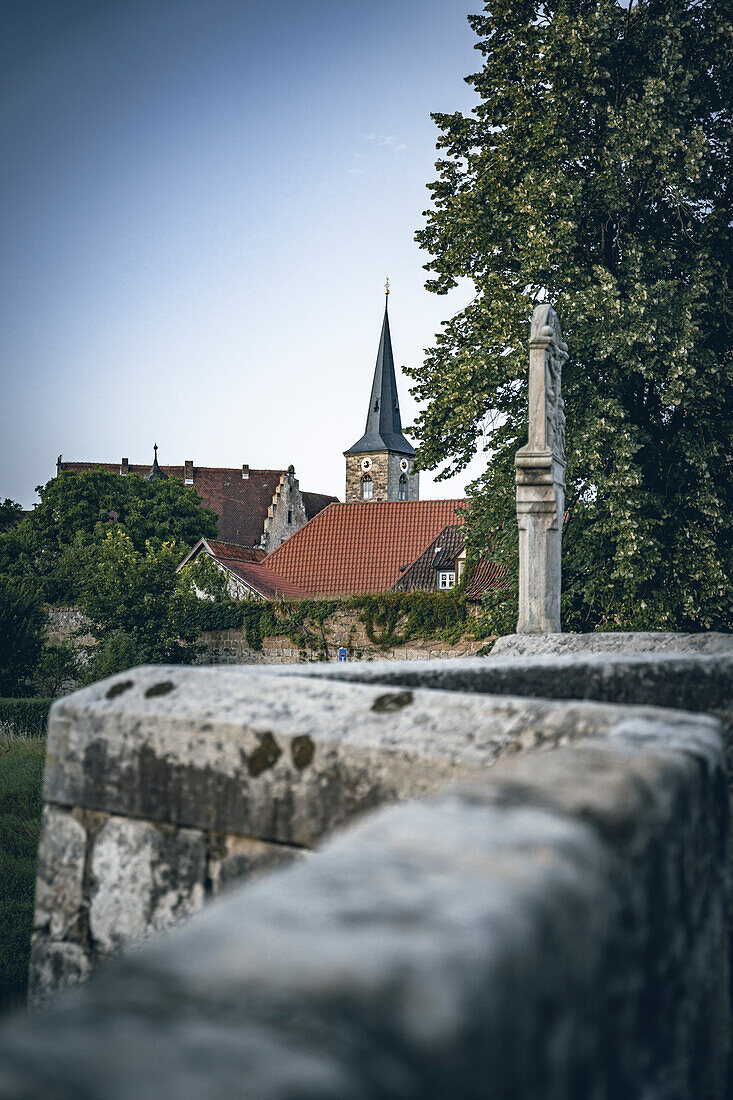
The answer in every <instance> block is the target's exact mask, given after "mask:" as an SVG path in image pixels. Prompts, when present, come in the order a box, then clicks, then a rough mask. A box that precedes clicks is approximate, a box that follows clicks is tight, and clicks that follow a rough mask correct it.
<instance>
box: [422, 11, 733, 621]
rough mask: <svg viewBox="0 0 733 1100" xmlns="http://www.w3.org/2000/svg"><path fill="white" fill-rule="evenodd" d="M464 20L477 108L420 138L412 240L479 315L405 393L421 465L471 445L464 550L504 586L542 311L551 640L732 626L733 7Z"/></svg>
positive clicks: (448, 326)
mask: <svg viewBox="0 0 733 1100" xmlns="http://www.w3.org/2000/svg"><path fill="white" fill-rule="evenodd" d="M469 21H470V23H471V26H472V27H473V29H474V30H475V32H476V34H477V35H478V37H479V42H478V45H477V49H478V50H479V51H480V53H481V54H482V56H483V67H482V68H481V70H480V71H479V72H478V73H476V74H475V75H473V76H470V77H468V78H467V79H468V82H469V83H470V84H472V85H473V87H474V88H475V90H476V93H477V96H478V102H477V105H476V107H475V109H474V110H473V112H472V113H471V114H469V115H463V114H460V113H455V114H439V115H435V116H434V117H435V119H436V121H437V123H438V125H439V127H440V129H441V131H442V135H441V138H440V140H439V146H438V147H439V148H440V149H442V150H443V156H442V159H441V160H440V161H439V162H438V164H437V170H438V179H437V181H436V182H435V183H433V184H432V185H431V187H430V190H431V192H432V201H433V205H432V209H431V210H429V211H428V212H427V214H426V217H427V221H426V224H425V226H424V228H423V229H422V230H420V231H419V232H418V234H417V239H418V241H419V243H420V244H421V245H422V247H423V248H425V249H426V250H427V251H428V252H429V253H430V254H431V259H430V261H429V263H428V264H426V268H427V269H428V270H429V271H430V272H432V275H431V278H430V280H429V282H428V284H427V285H428V288H429V289H430V290H432V291H434V292H436V293H438V294H444V293H446V292H447V291H448V290H450V289H451V288H452V287H454V286H455V285H456V284H457V281H458V280H460V279H469V280H471V281H472V283H473V286H474V289H475V296H474V298H473V300H472V301H471V303H470V304H469V305H468V306H467V307H466V308H465V309H463V310H462V311H460V312H459V313H458V314H457V315H456V316H454V317H453V318H452V319H451V320H449V321H448V322H446V323H445V325H444V326H443V330H442V332H441V333H440V334H439V335H438V337H437V340H436V343H435V346H434V347H433V348H432V349H431V350H430V351H429V352H428V354H427V357H426V359H425V362H424V364H423V365H422V366H420V367H417V368H414V369H413V370H412V371H411V372H410V373H411V374H412V376H413V378H414V379H415V382H416V385H415V386H414V388H413V390H412V392H413V394H414V395H415V396H416V397H417V398H418V399H419V400H421V401H423V402H426V403H427V404H426V407H425V410H424V411H423V412H422V413H421V415H420V416H419V417H418V420H417V424H416V433H417V435H418V437H419V439H420V441H421V442H420V450H419V461H420V463H421V465H422V466H423V467H424V468H435V467H436V466H438V465H440V464H442V463H447V467H446V468H445V469H444V470H443V476H448V474H450V473H453V472H456V471H459V470H461V469H463V468H464V467H465V465H466V464H467V462H468V461H469V460H470V458H471V457H472V455H473V454H474V453H475V451H476V449H477V447H478V446H479V445H483V447H484V449H485V450H486V451H487V453H488V456H489V457H488V468H487V472H486V475H485V476H484V477H483V478H481V479H479V480H478V481H477V482H476V483H474V485H473V486H472V487H471V489H472V492H473V493H474V494H475V503H474V505H473V507H472V508H471V514H470V518H469V525H468V535H469V543H470V545H471V546H472V549H473V551H474V553H478V552H486V551H491V552H493V553H494V554H496V555H497V556H498V557H500V558H502V559H503V560H505V561H506V562H507V563H509V564H512V565H515V563H516V524H515V520H514V516H513V499H514V494H513V457H514V453H515V451H516V449H517V448H518V447H519V446H521V445H522V443H524V442H525V441H526V431H527V424H526V419H527V361H528V352H527V344H528V339H529V321H530V318H531V314H532V309H533V306H534V305H535V304H536V303H537V302H538V301H542V300H550V301H551V302H552V303H553V304H554V305H555V306H556V308H557V311H558V314H559V316H560V320H561V323H562V326H563V332H564V336H565V338H566V340H567V342H568V344H569V347H570V360H569V361H568V363H567V364H566V367H565V369H564V377H563V392H564V397H565V401H566V412H567V433H568V468H567V489H568V492H567V515H566V522H565V530H564V536H563V537H564V546H563V573H564V576H563V589H564V595H563V616H564V623H565V625H566V627H567V628H569V629H576V630H577V629H580V630H583V629H586V630H587V629H593V628H594V627H601V628H602V627H607V628H614V627H615V628H618V627H625V628H637V629H638V628H648V629H670V628H672V629H702V628H706V629H707V628H718V629H721V628H722V629H725V628H730V625H731V622H732V620H733V609H732V604H731V591H732V586H731V573H732V572H733V570H732V567H731V516H732V514H733V507H732V506H733V499H732V492H731V478H730V467H729V466H727V465H726V448H727V449H728V461H730V459H729V454H730V440H731V437H732V436H733V404H732V401H731V392H732V390H731V382H732V381H733V346H732V333H733V317H732V316H731V263H732V261H733V248H732V247H731V243H732V242H731V228H730V226H731V200H732V198H733V184H732V182H731V160H732V150H731V134H732V133H733V128H732V127H731V96H732V94H733V93H732V89H733V72H732V71H731V69H732V68H733V66H732V65H731V58H732V56H733V17H732V13H731V3H730V0H636V2H635V0H631V2H630V3H629V4H628V5H624V6H622V5H621V4H619V3H616V2H614V0H552V2H548V3H538V2H536V0H492V2H491V3H490V4H487V5H486V10H485V12H484V14H481V15H476V16H472V17H470V20H469ZM510 600H511V595H505V596H504V598H503V599H502V597H500V596H499V597H495V598H494V602H493V604H492V608H491V613H492V614H493V615H495V616H496V621H497V623H499V624H500V625H501V627H502V628H503V629H506V628H507V626H508V624H509V622H510V619H511V608H510V603H509V601H510ZM514 606H516V605H514Z"/></svg>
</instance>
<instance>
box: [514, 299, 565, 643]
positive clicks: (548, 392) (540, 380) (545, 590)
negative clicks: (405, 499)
mask: <svg viewBox="0 0 733 1100" xmlns="http://www.w3.org/2000/svg"><path fill="white" fill-rule="evenodd" d="M567 357H568V348H567V344H566V343H565V342H564V341H563V338H562V333H561V332H560V322H559V321H558V319H557V314H556V313H555V311H554V309H553V308H552V306H550V305H542V306H537V307H536V308H535V311H534V313H533V314H532V332H531V336H530V341H529V437H528V440H527V445H526V447H521V448H520V449H519V450H518V451H517V454H516V457H515V460H514V463H515V467H516V483H517V523H518V525H519V621H518V623H517V633H518V634H552V633H557V632H559V631H560V588H561V564H560V555H561V544H562V521H563V513H564V510H565V406H564V402H563V399H562V395H561V392H560V391H561V383H562V366H563V363H564V362H565V360H566V359H567Z"/></svg>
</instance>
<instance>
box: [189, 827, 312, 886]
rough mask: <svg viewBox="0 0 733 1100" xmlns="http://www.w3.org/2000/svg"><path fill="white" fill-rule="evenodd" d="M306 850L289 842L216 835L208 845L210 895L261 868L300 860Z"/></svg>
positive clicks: (305, 853)
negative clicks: (270, 841)
mask: <svg viewBox="0 0 733 1100" xmlns="http://www.w3.org/2000/svg"><path fill="white" fill-rule="evenodd" d="M305 855H307V852H306V851H305V849H303V848H293V847H291V846H290V845H288V844H269V843H268V842H267V841H264V840H256V839H255V838H254V837H247V836H219V837H215V838H212V840H211V842H210V847H209V862H208V877H209V883H210V886H211V891H212V893H213V894H219V893H221V891H222V890H224V889H226V888H227V887H229V886H231V885H232V884H233V883H234V882H239V881H240V880H241V879H243V878H247V879H249V878H251V877H252V876H253V875H256V874H259V873H261V872H262V871H268V870H270V869H271V868H273V867H280V866H282V865H283V864H285V863H290V862H292V861H293V860H295V859H302V858H303V857H304V856H305Z"/></svg>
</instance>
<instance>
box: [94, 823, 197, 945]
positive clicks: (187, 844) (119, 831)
mask: <svg viewBox="0 0 733 1100" xmlns="http://www.w3.org/2000/svg"><path fill="white" fill-rule="evenodd" d="M91 876H92V880H91V892H90V904H89V931H90V935H91V939H92V943H93V945H94V948H95V950H96V951H97V952H98V953H100V954H111V953H113V952H115V951H118V950H119V949H120V948H121V947H123V946H124V945H125V944H129V943H132V942H134V941H136V940H139V939H142V938H143V937H144V936H146V935H148V934H149V933H150V932H154V931H159V930H160V929H162V928H169V927H171V925H173V924H175V923H176V922H177V921H179V920H181V918H182V917H184V916H188V915H189V914H191V913H194V912H195V911H196V910H197V909H200V908H201V906H202V905H203V901H204V882H205V877H206V843H205V838H204V836H203V834H202V833H200V832H198V831H196V830H194V829H178V830H176V831H167V832H166V831H164V830H163V829H161V828H159V827H158V826H156V825H153V824H151V823H149V822H146V821H130V820H129V819H125V818H119V817H112V818H110V820H109V821H108V822H107V824H106V825H105V826H104V827H103V828H102V830H101V831H100V832H99V834H98V836H97V837H96V839H95V841H94V846H93V848H92V858H91Z"/></svg>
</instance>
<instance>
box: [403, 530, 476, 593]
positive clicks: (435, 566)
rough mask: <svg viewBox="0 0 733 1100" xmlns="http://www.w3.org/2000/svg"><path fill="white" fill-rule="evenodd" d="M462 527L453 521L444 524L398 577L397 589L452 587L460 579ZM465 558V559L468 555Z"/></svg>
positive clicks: (439, 588)
mask: <svg viewBox="0 0 733 1100" xmlns="http://www.w3.org/2000/svg"><path fill="white" fill-rule="evenodd" d="M461 527H462V523H461V524H459V523H452V524H449V525H448V526H447V527H444V528H443V530H442V531H441V532H440V533H439V534H438V536H437V538H435V539H433V541H432V542H431V543H430V545H429V546H428V547H427V549H426V550H424V551H423V553H422V554H421V555H420V556H419V558H416V560H415V561H414V562H413V563H412V564H411V565H410V566H408V568H407V569H406V570H405V571H404V573H403V574H402V575H401V576H400V578H399V580H398V581H396V583H395V585H394V588H395V591H397V592H413V591H420V592H433V591H438V592H448V591H450V589H451V588H453V587H454V586H455V585H456V584H457V582H458V580H459V579H460V577H459V572H458V568H459V559H460V558H461V555H463V552H464V551H463V532H462V531H461ZM463 560H464V562H465V557H464V558H463Z"/></svg>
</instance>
